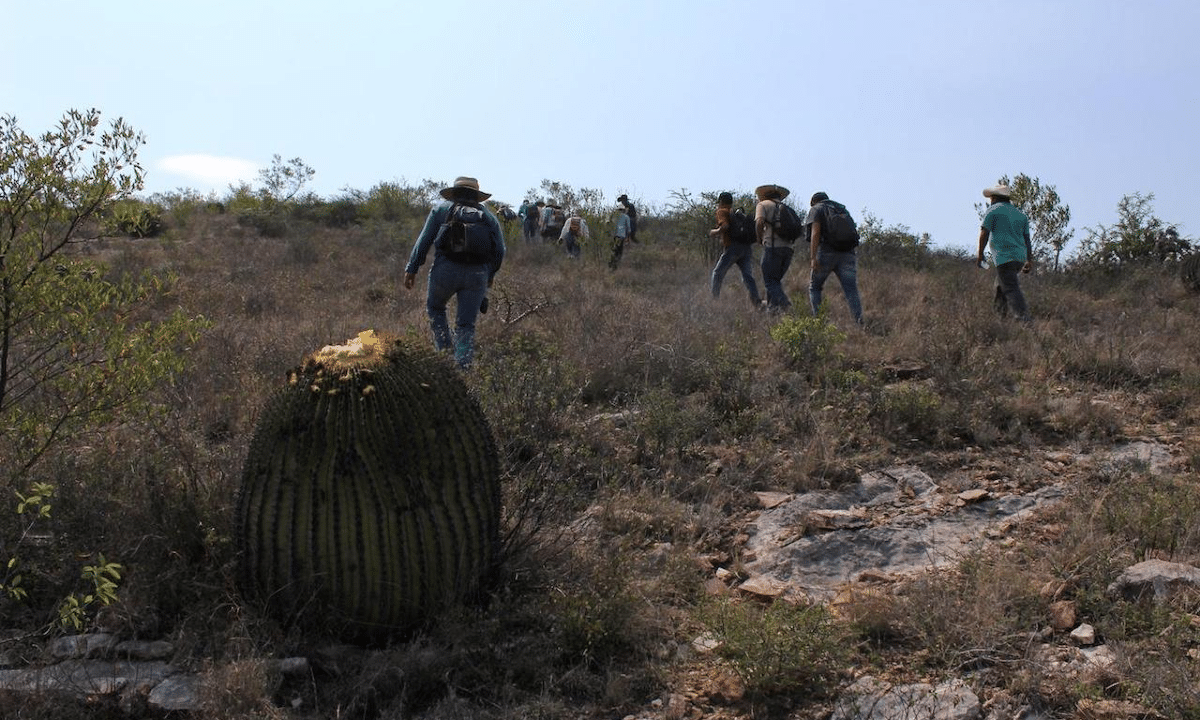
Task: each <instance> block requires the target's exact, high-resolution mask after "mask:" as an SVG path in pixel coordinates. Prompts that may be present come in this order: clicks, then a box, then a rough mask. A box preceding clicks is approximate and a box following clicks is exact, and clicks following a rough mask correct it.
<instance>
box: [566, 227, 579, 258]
mask: <svg viewBox="0 0 1200 720" xmlns="http://www.w3.org/2000/svg"><path fill="white" fill-rule="evenodd" d="M563 246H564V247H565V248H566V250H567V254H568V255H570V256H571V257H573V258H577V257H579V253H580V248H579V236H578V235H576V234H575V233H573V232H569V231H568V232H567V234H566V235H565V236H563Z"/></svg>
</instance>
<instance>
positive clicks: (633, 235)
mask: <svg viewBox="0 0 1200 720" xmlns="http://www.w3.org/2000/svg"><path fill="white" fill-rule="evenodd" d="M617 202H619V203H621V204H622V205H624V206H625V214H626V215H627V216H629V242H637V241H638V239H637V226H638V211H637V208H636V207H634V204H633V203H632V202H630V201H629V197H628V196H627V195H625V193H621V197H619V198H617Z"/></svg>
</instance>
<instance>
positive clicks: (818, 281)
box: [808, 248, 862, 325]
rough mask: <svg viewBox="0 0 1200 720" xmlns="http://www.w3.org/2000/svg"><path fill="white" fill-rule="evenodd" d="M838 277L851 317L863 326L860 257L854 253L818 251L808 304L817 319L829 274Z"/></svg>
mask: <svg viewBox="0 0 1200 720" xmlns="http://www.w3.org/2000/svg"><path fill="white" fill-rule="evenodd" d="M830 273H833V274H834V275H837V279H838V282H839V283H841V285H842V293H843V294H845V296H846V304H847V305H849V306H850V315H852V316H853V317H854V322H856V323H858V324H860V325H861V324H862V299H861V298H859V296H858V257H857V256H856V255H855V254H854V252H836V251H834V250H826V249H825V248H818V249H817V269H816V270H813V271H812V274H811V275H810V276H809V279H808V302H809V304H810V305H812V314H813V316H814V317H815V316H816V315H817V313H818V312H819V311H820V310H821V288H823V287H825V281H826V280H828V279H829V274H830Z"/></svg>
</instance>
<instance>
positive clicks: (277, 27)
mask: <svg viewBox="0 0 1200 720" xmlns="http://www.w3.org/2000/svg"><path fill="white" fill-rule="evenodd" d="M6 5H7V7H6V8H5V12H4V14H3V24H4V26H5V28H6V29H7V32H6V33H5V38H4V40H3V41H2V42H0V58H2V59H3V61H4V66H5V71H4V73H3V76H2V77H3V79H0V99H2V100H0V113H4V114H8V115H13V116H15V117H16V118H17V120H18V123H19V124H20V126H21V127H22V129H24V130H25V131H26V132H28V133H30V134H40V133H41V132H43V131H45V130H48V129H50V128H51V127H53V125H54V124H55V123H56V122H57V120H58V119H59V118H60V117H61V116H62V114H63V112H64V111H66V110H67V109H70V108H78V109H81V110H82V109H87V108H92V107H94V108H96V109H98V110H100V111H101V112H102V113H103V114H104V116H105V118H106V120H111V119H113V118H116V117H124V118H125V119H126V120H127V121H128V122H129V123H130V124H131V125H133V127H134V128H136V129H138V130H140V131H141V132H143V133H144V134H145V136H146V139H147V143H146V145H145V146H144V147H143V148H142V151H141V154H140V157H141V160H142V164H143V166H144V167H145V168H146V170H147V176H146V189H145V192H146V193H147V194H150V193H154V192H165V191H172V190H176V189H180V188H190V189H194V190H199V191H201V192H203V193H209V192H215V193H216V194H217V195H218V196H220V195H223V194H224V193H225V192H227V191H228V189H229V185H230V184H231V183H236V182H239V181H241V180H245V181H248V182H251V183H252V184H253V183H256V181H257V177H258V169H259V168H261V167H265V166H267V165H269V164H270V162H271V158H272V156H273V155H276V154H278V155H280V156H281V157H282V158H284V159H285V160H287V159H290V158H293V157H299V158H301V159H302V160H303V161H304V162H305V163H306V164H307V165H309V166H310V167H312V168H313V169H315V170H316V175H315V177H314V178H313V181H312V183H311V184H310V186H309V189H310V190H312V191H314V192H316V193H318V194H319V195H321V196H323V197H336V196H338V195H340V194H341V193H342V192H343V191H344V190H346V189H354V190H369V189H370V188H371V187H373V186H375V185H377V184H378V183H381V182H392V181H405V182H410V183H414V184H415V183H418V182H420V181H421V180H424V179H426V178H430V179H434V180H438V181H451V180H453V179H454V177H456V176H458V175H472V176H475V177H477V178H478V179H479V181H480V183H481V185H482V187H483V189H484V190H486V191H489V192H492V193H493V194H494V196H495V198H496V199H499V200H503V201H507V202H511V203H514V204H516V203H519V202H520V201H521V200H522V198H523V196H524V195H525V194H526V192H527V191H528V190H529V189H531V188H536V187H538V186H539V185H540V184H541V181H542V180H543V179H551V180H560V181H563V182H566V183H569V184H571V185H572V186H574V187H576V188H579V187H589V188H597V189H600V190H602V191H603V192H604V195H605V198H607V199H610V200H611V199H615V198H616V196H617V195H619V194H620V193H622V192H626V193H628V194H629V196H630V197H631V198H632V199H634V200H635V202H639V204H641V205H644V206H647V207H650V208H662V207H664V206H665V205H667V204H668V203H669V202H670V199H671V194H672V192H673V191H679V190H683V189H686V190H688V191H689V192H691V193H692V194H693V195H698V194H699V193H700V192H702V191H719V190H726V189H728V190H733V191H750V190H752V189H753V188H754V187H755V186H756V185H759V184H763V183H769V182H774V183H779V184H781V185H784V186H786V187H788V188H790V189H791V190H792V192H793V194H794V196H795V197H796V199H797V200H798V201H799V203H798V204H800V205H806V204H807V198H808V197H809V195H811V194H812V192H814V191H816V190H825V191H827V192H828V193H829V194H830V195H831V196H832V197H833V198H834V199H836V200H840V201H841V202H843V203H845V204H846V205H847V206H848V207H849V208H850V209H851V210H852V211H855V212H856V214H859V215H861V214H862V213H863V212H864V211H867V212H870V213H871V214H873V215H875V216H877V217H879V218H880V219H881V220H882V221H883V222H884V223H886V224H888V225H892V224H899V225H906V226H908V227H909V228H910V229H911V230H912V231H914V232H917V233H922V232H928V233H930V234H931V236H932V240H933V243H934V245H936V246H955V247H967V248H973V247H974V243H975V242H976V238H977V236H978V220H979V218H978V215H977V213H976V210H975V204H976V203H977V202H981V201H982V196H981V194H980V192H981V190H982V189H983V188H984V187H986V186H988V185H991V184H992V183H994V182H995V181H996V179H998V178H999V177H1000V176H1001V175H1006V174H1007V175H1009V176H1012V175H1016V174H1018V173H1026V174H1028V175H1031V176H1034V177H1037V178H1039V179H1040V180H1041V181H1042V182H1043V183H1048V184H1051V185H1053V186H1055V188H1056V189H1057V190H1058V192H1059V194H1060V195H1061V196H1062V199H1063V201H1064V202H1065V203H1067V204H1068V205H1069V206H1070V208H1071V212H1072V223H1071V224H1072V226H1073V227H1074V228H1075V230H1076V240H1075V241H1074V242H1073V243H1072V245H1071V246H1070V247H1069V248H1068V250H1067V253H1068V254H1070V253H1071V252H1072V251H1073V250H1074V248H1075V247H1076V246H1077V245H1078V239H1079V238H1080V237H1082V236H1083V235H1084V234H1085V232H1084V229H1085V228H1088V227H1094V226H1096V225H1098V224H1104V225H1112V224H1113V223H1114V222H1115V221H1116V219H1117V214H1116V207H1117V203H1118V202H1119V201H1120V199H1121V198H1122V197H1123V196H1125V195H1128V194H1132V193H1135V192H1140V193H1143V194H1147V193H1153V194H1154V196H1155V200H1154V203H1153V207H1154V211H1155V214H1156V215H1157V216H1158V217H1160V218H1161V219H1162V220H1164V221H1165V222H1168V223H1173V224H1176V225H1177V226H1178V227H1179V228H1180V230H1181V232H1182V233H1183V234H1184V235H1185V236H1188V237H1192V238H1196V237H1197V236H1198V235H1200V210H1197V202H1196V200H1197V197H1198V196H1200V179H1198V169H1197V168H1198V165H1200V143H1198V140H1197V129H1198V128H1200V43H1198V42H1197V41H1196V35H1197V33H1198V32H1200V2H1196V0H1142V1H1141V2H1136V3H1135V2H1127V1H1123V2H1116V1H1113V0H1038V1H1036V2H1025V1H1023V0H1019V1H1017V2H1008V3H988V2H976V1H973V0H926V1H923V2H896V1H895V0H842V1H840V2H828V3H818V2H809V1H807V0H795V1H794V2H789V1H787V0H783V1H782V2H780V3H777V4H770V3H763V2H730V1H727V2H716V1H713V0H607V1H606V2H590V1H588V0H558V1H556V2H543V1H541V0H522V1H521V2H512V1H511V0H494V1H492V2H481V1H480V2H474V1H470V0H457V1H456V0H444V1H441V2H413V1H412V0H399V1H397V0H386V1H375V0H369V1H356V0H345V1H344V2H333V3H331V2H328V1H327V0H325V1H322V2H315V1H313V0H288V1H287V2H265V1H258V0H208V1H206V2H202V3H180V2H170V1H164V0H153V1H144V0H109V2H104V3H101V2H95V1H87V2H85V1H83V0H40V1H39V2H16V1H15V0H13V1H12V2H9V3H7V4H6Z"/></svg>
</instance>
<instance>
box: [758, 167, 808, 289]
mask: <svg viewBox="0 0 1200 720" xmlns="http://www.w3.org/2000/svg"><path fill="white" fill-rule="evenodd" d="M754 195H755V197H757V198H758V204H757V205H755V206H754V228H755V231H756V233H757V235H758V241H759V242H760V243H762V246H763V256H762V276H763V287H764V288H765V289H766V291H767V310H769V311H772V312H784V311H786V310H787V309H788V308H790V307H791V306H792V301H791V299H790V298H788V296H787V293H786V292H785V291H784V289H783V277H784V275H787V271H788V267H789V266H791V264H792V255H793V254H795V252H796V248H795V244H796V237H798V236H799V233H798V232H797V234H796V235H792V236H791V238H790V239H789V238H788V236H789V235H791V231H790V228H786V227H785V224H786V223H785V221H786V220H787V218H786V217H785V214H786V213H788V211H790V212H791V215H792V216H795V211H794V210H791V208H786V209H785V207H786V206H785V205H784V204H783V200H784V198H786V197H787V196H788V195H789V191H788V189H787V188H785V187H783V186H781V185H759V186H758V187H757V188H755V189H754ZM797 222H798V221H797Z"/></svg>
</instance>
